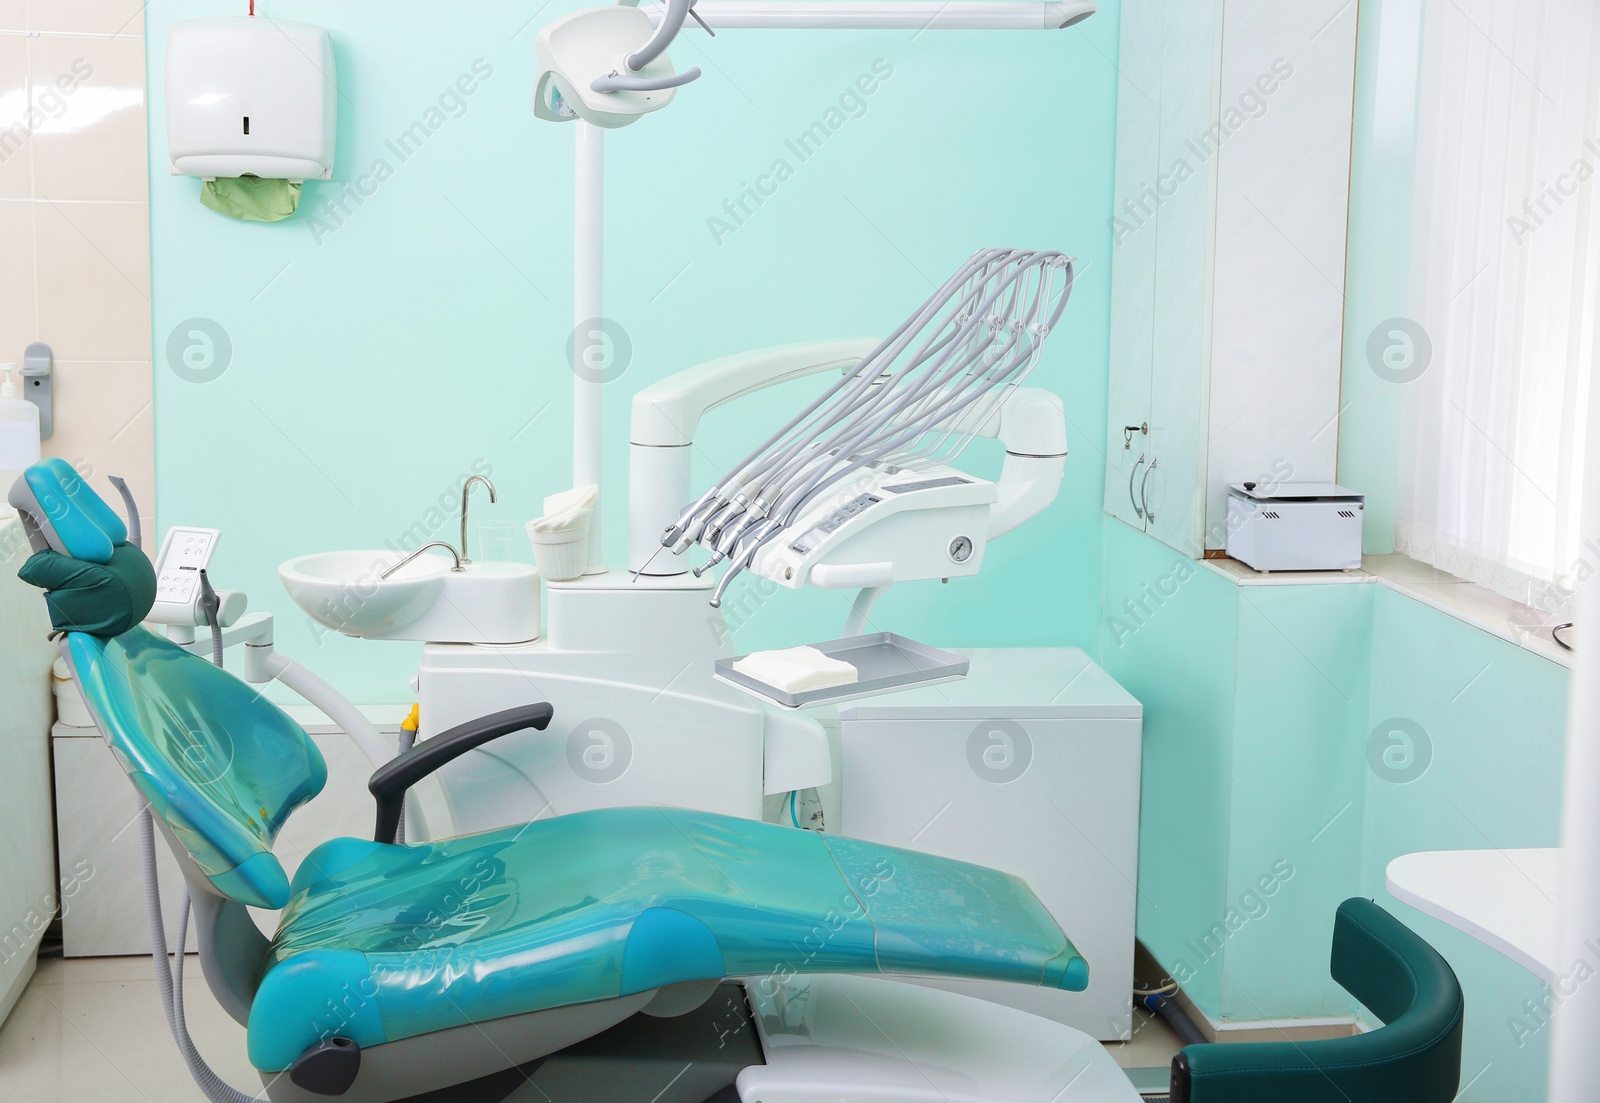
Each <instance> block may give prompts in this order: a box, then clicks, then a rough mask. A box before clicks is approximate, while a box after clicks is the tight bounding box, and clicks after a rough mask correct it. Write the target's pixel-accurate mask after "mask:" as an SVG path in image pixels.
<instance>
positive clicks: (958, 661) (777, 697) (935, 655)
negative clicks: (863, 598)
mask: <svg viewBox="0 0 1600 1103" xmlns="http://www.w3.org/2000/svg"><path fill="white" fill-rule="evenodd" d="M811 646H812V647H815V648H816V649H817V650H818V651H820V652H822V653H823V654H824V655H827V656H828V657H829V658H831V659H839V660H842V661H843V662H847V663H849V664H850V665H851V666H853V667H855V668H856V674H857V675H859V677H858V678H857V680H856V681H854V682H851V683H850V684H849V685H843V686H830V687H829V688H827V689H810V690H806V691H804V692H802V693H789V692H787V691H785V690H781V689H778V688H776V687H775V686H771V685H768V684H767V683H766V682H763V681H761V680H760V679H758V678H752V677H750V676H749V675H748V674H742V673H740V672H739V671H737V670H735V669H733V664H734V663H735V662H738V661H739V659H743V658H744V657H745V656H743V655H739V656H737V657H735V658H732V659H718V660H717V661H716V664H715V666H714V668H713V673H714V674H715V676H716V677H717V678H718V679H719V680H721V681H724V682H727V683H728V684H729V685H731V686H735V687H737V688H739V689H742V690H744V691H745V692H746V693H753V694H755V695H756V696H757V697H760V698H762V699H763V700H767V701H771V702H772V703H773V704H775V705H781V706H783V707H784V708H787V709H798V708H805V707H806V706H807V705H821V704H829V703H832V702H834V701H849V700H853V699H854V698H857V697H871V696H872V695H873V694H877V693H884V692H887V691H889V690H894V689H910V688H911V687H913V686H925V685H929V684H931V683H933V682H948V681H950V680H951V679H952V678H964V677H966V674H967V669H968V667H969V666H970V665H971V664H970V663H969V662H968V661H967V659H966V658H965V657H964V656H962V655H956V654H952V653H951V652H949V651H942V650H940V649H939V648H937V647H929V646H928V645H927V644H923V643H918V642H917V641H916V640H911V639H907V638H906V637H904V636H897V635H895V634H894V633H893V632H873V633H871V634H869V635H865V636H847V637H846V638H844V639H842V640H826V641H824V642H822V643H814V644H812V645H811Z"/></svg>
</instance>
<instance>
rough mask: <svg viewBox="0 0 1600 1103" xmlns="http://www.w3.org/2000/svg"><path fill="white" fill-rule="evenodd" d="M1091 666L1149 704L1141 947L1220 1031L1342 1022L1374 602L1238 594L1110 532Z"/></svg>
mask: <svg viewBox="0 0 1600 1103" xmlns="http://www.w3.org/2000/svg"><path fill="white" fill-rule="evenodd" d="M1105 562H1106V566H1105V575H1104V593H1105V602H1106V618H1105V621H1104V623H1103V625H1102V630H1101V643H1100V656H1101V663H1102V665H1104V666H1105V668H1106V669H1107V670H1108V671H1110V672H1111V674H1112V675H1113V676H1115V677H1116V678H1117V680H1118V681H1120V682H1121V683H1122V684H1123V685H1124V686H1126V687H1127V688H1128V690H1129V691H1130V692H1132V693H1133V695H1134V696H1135V697H1137V698H1139V700H1140V701H1141V702H1143V704H1144V708H1145V714H1144V716H1145V719H1144V754H1145V759H1144V787H1143V797H1142V812H1141V843H1140V852H1139V937H1140V939H1141V940H1142V941H1143V942H1144V944H1145V945H1146V946H1147V947H1148V948H1149V949H1150V951H1151V952H1152V953H1153V954H1154V955H1155V956H1156V959H1157V960H1158V961H1160V962H1161V963H1162V964H1163V965H1164V966H1165V967H1166V968H1167V969H1168V970H1170V971H1171V972H1172V974H1173V975H1174V976H1175V977H1177V978H1178V979H1179V980H1180V981H1181V982H1182V983H1183V985H1184V989H1185V991H1186V992H1188V994H1189V995H1190V997H1191V998H1192V999H1193V1000H1194V1001H1195V1002H1196V1003H1197V1004H1198V1005H1199V1006H1200V1007H1201V1009H1202V1010H1204V1011H1205V1012H1206V1014H1208V1015H1210V1016H1211V1017H1212V1018H1213V1019H1216V1020H1219V1021H1251V1020H1260V1019H1276V1018H1306V1017H1319V1016H1326V1015H1348V1014H1350V1013H1351V1011H1352V1004H1351V1003H1350V1001H1349V999H1348V998H1346V997H1344V996H1343V994H1342V992H1341V991H1340V990H1339V988H1338V987H1337V985H1334V984H1333V983H1332V981H1331V980H1330V979H1329V977H1328V971H1327V947H1328V942H1329V939H1330V937H1331V935H1332V932H1333V913H1334V910H1335V909H1336V908H1337V907H1338V904H1339V902H1340V901H1341V900H1343V899H1345V898H1346V897H1347V896H1349V895H1350V894H1351V892H1352V891H1353V890H1354V887H1355V885H1356V883H1357V875H1358V871H1359V861H1360V843H1361V810H1360V800H1361V793H1362V784H1363V774H1364V771H1365V759H1364V757H1363V743H1364V739H1365V736H1364V730H1365V719H1366V712H1367V682H1368V676H1369V653H1370V651H1369V646H1370V645H1369V640H1370V635H1371V608H1372V606H1371V591H1372V589H1373V587H1371V586H1366V585H1328V586H1294V587H1241V586H1238V585H1235V584H1234V583H1233V582H1232V581H1231V580H1229V579H1226V578H1223V577H1222V576H1220V575H1218V574H1216V573H1214V572H1213V571H1211V570H1209V569H1208V568H1206V567H1204V566H1202V565H1201V564H1199V563H1196V562H1194V561H1192V560H1190V559H1187V558H1186V557H1184V556H1183V555H1181V554H1180V553H1178V552H1176V551H1173V550H1172V549H1170V548H1167V547H1166V546H1165V545H1163V544H1161V543H1160V542H1158V541H1156V540H1154V539H1152V538H1151V537H1148V536H1146V535H1144V534H1142V533H1139V532H1136V531H1134V530H1133V529H1131V528H1129V527H1128V526H1126V525H1124V524H1122V523H1121V522H1119V521H1116V520H1113V519H1110V518H1107V520H1106V522H1105Z"/></svg>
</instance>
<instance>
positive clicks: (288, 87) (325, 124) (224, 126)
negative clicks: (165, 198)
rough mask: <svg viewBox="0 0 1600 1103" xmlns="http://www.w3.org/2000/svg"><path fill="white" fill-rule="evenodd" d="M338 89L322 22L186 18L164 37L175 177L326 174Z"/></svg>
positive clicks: (330, 168)
mask: <svg viewBox="0 0 1600 1103" xmlns="http://www.w3.org/2000/svg"><path fill="white" fill-rule="evenodd" d="M338 96H339V90H338V86H337V83H336V74H335V72H334V65H333V42H332V40H331V39H329V37H328V32H327V31H326V30H324V29H322V28H321V27H311V26H307V25H306V24H304V23H290V22H287V21H285V20H282V19H267V18H264V17H261V16H246V17H240V18H230V19H192V20H186V21H183V22H179V23H174V24H173V25H172V28H171V31H170V33H169V34H168V36H167V158H168V160H169V161H170V162H171V164H172V173H173V175H174V176H200V177H204V178H206V179H214V178H217V177H233V176H260V177H263V178H265V179H271V180H294V181H300V180H326V179H328V178H329V177H330V176H331V175H332V174H333V144H334V129H335V127H334V124H335V119H336V117H337V114H338V111H337V108H338V102H337V101H338Z"/></svg>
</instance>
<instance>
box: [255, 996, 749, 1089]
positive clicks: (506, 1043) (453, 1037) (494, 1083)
mask: <svg viewBox="0 0 1600 1103" xmlns="http://www.w3.org/2000/svg"><path fill="white" fill-rule="evenodd" d="M654 995H655V993H652V992H645V993H640V994H639V995H636V996H626V997H623V998H622V999H617V1000H605V1001H601V1002H600V1003H593V1004H581V1005H578V1006H577V1007H567V1008H558V1009H554V1010H552V1011H536V1012H533V1013H531V1014H528V1015H518V1016H514V1017H512V1018H509V1019H498V1020H494V1021H492V1022H486V1023H482V1024H480V1025H479V1026H465V1027H458V1028H456V1029H453V1030H446V1031H440V1032H438V1033H437V1034H429V1035H424V1036H422V1037H420V1038H411V1039H407V1040H405V1041H402V1042H390V1043H388V1044H387V1045H382V1046H373V1047H370V1048H368V1049H364V1050H362V1052H361V1076H360V1077H359V1078H358V1080H357V1082H356V1084H355V1086H354V1087H352V1088H351V1090H350V1091H349V1092H347V1093H345V1094H344V1095H342V1096H324V1095H314V1094H312V1093H309V1092H305V1091H303V1090H301V1089H300V1088H298V1087H296V1086H295V1085H294V1084H293V1083H292V1082H291V1081H290V1080H289V1078H288V1076H287V1075H284V1076H279V1077H277V1078H275V1079H268V1078H266V1077H263V1079H265V1080H267V1096H268V1098H269V1099H270V1100H271V1101H272V1103H333V1101H335V1100H336V1101H338V1103H738V1100H739V1097H738V1094H737V1092H735V1090H734V1087H733V1085H734V1080H735V1078H737V1077H738V1075H739V1073H740V1072H741V1071H742V1070H743V1069H745V1068H748V1067H749V1066H751V1065H759V1064H761V1061H762V1058H761V1043H760V1040H759V1037H758V1034H757V1031H756V1027H755V1024H754V1022H753V1021H752V1020H751V1018H750V1010H749V1007H748V1005H747V1001H746V999H745V992H744V988H743V987H742V986H740V985H738V984H722V985H719V986H718V988H717V990H716V991H715V992H714V993H713V994H712V996H711V998H710V999H708V1000H706V1001H705V1002H704V1003H703V1004H701V1005H700V1006H699V1007H697V1008H695V1009H694V1010H693V1011H690V1012H688V1013H687V1014H684V1015H680V1016H677V1017H675V1018H659V1017H657V1016H655V1015H649V1014H643V1013H641V1011H642V1008H644V1007H645V1006H646V1005H648V1004H649V1003H650V1001H651V1000H652V999H653V998H654ZM607 1020H609V1021H610V1022H611V1023H614V1024H615V1025H612V1026H610V1028H609V1029H604V1030H602V1031H600V1032H592V1031H591V1033H592V1035H593V1036H591V1037H582V1034H581V1032H582V1031H583V1030H586V1029H589V1028H590V1027H592V1026H593V1024H595V1023H597V1022H605V1021H607ZM562 1034H565V1035H566V1037H567V1038H571V1037H573V1036H574V1034H577V1036H579V1037H582V1040H580V1041H576V1042H574V1043H572V1044H569V1045H566V1046H565V1047H564V1048H561V1049H559V1050H557V1051H556V1052H554V1053H549V1054H542V1055H539V1056H536V1057H533V1058H531V1059H528V1060H524V1061H522V1062H521V1063H520V1064H518V1065H516V1066H514V1067H511V1068H505V1067H503V1065H504V1061H505V1059H506V1057H516V1056H520V1055H522V1054H525V1053H526V1052H527V1051H528V1048H529V1047H530V1045H531V1046H533V1047H537V1046H538V1045H539V1043H540V1041H541V1040H543V1041H545V1042H548V1041H549V1040H551V1039H553V1038H556V1037H559V1036H560V1035H562ZM497 1056H498V1060H497V1059H496V1057H497ZM495 1064H500V1065H502V1067H501V1068H499V1069H498V1070H497V1071H495V1072H492V1073H489V1074H487V1075H484V1076H479V1077H476V1078H474V1079H470V1080H465V1081H462V1082H460V1083H445V1084H439V1083H438V1082H439V1080H440V1079H441V1077H442V1078H445V1079H448V1078H449V1076H450V1074H451V1072H452V1071H455V1072H456V1074H457V1075H459V1074H460V1073H461V1072H465V1071H468V1070H470V1069H472V1068H483V1067H493V1066H494V1065H495ZM423 1085H428V1086H427V1087H426V1088H425V1090H423V1091H420V1092H419V1091H417V1088H418V1087H419V1086H423ZM435 1085H437V1086H435ZM396 1089H400V1090H396Z"/></svg>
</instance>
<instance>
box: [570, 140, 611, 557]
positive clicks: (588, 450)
mask: <svg viewBox="0 0 1600 1103" xmlns="http://www.w3.org/2000/svg"><path fill="white" fill-rule="evenodd" d="M574 125H575V127H576V129H577V132H578V148H577V172H576V175H575V180H574V193H575V194H574V200H573V203H574V217H573V253H574V257H573V296H572V315H573V332H572V362H573V376H572V485H573V486H584V485H586V484H588V483H593V484H594V485H595V486H600V463H601V457H602V449H601V434H602V429H603V425H602V415H603V411H604V407H603V405H602V402H601V388H602V387H603V386H604V384H603V383H602V382H601V380H600V379H599V378H597V376H596V374H595V373H597V372H598V371H599V369H600V368H601V367H603V366H604V365H605V363H606V348H605V335H604V333H603V332H602V330H601V323H602V321H603V320H604V318H605V300H604V289H605V260H604V258H605V177H606V157H605V131H604V130H602V129H601V128H600V127H598V126H594V125H592V124H591V123H588V122H585V121H584V120H582V119H579V120H578V121H577V122H576V123H575V124H574ZM584 369H587V370H584ZM604 506H605V498H604V496H602V497H601V498H600V499H598V500H597V501H596V502H595V505H594V514H593V516H592V517H591V519H590V521H589V571H588V573H590V574H596V573H599V572H600V571H601V570H604V568H603V567H601V566H600V563H601V558H602V550H601V540H600V532H601V525H600V515H601V510H602V508H603V507H604Z"/></svg>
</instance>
